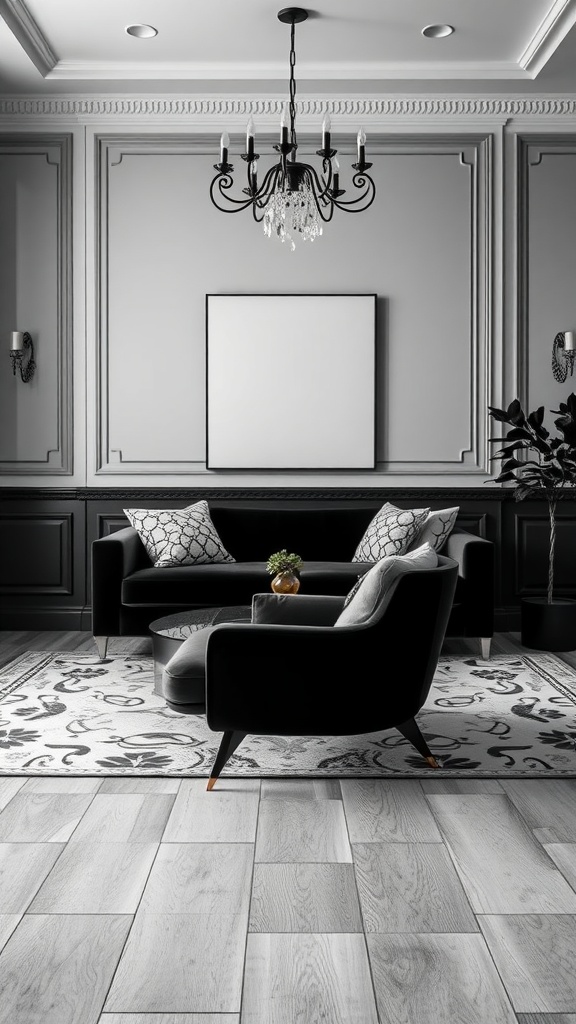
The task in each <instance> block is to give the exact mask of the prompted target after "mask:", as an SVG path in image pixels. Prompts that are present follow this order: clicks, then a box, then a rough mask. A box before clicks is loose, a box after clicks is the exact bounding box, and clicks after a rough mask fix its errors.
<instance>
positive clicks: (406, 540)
mask: <svg viewBox="0 0 576 1024" xmlns="http://www.w3.org/2000/svg"><path fill="white" fill-rule="evenodd" d="M429 511H430V509H429V508H408V509H403V508H396V506H395V505H391V504H390V502H389V501H387V502H386V504H385V505H383V506H382V508H381V509H380V511H379V512H377V513H376V515H375V516H374V518H373V520H372V522H371V523H369V525H368V527H367V529H366V532H365V534H364V536H363V537H362V540H361V541H360V543H359V545H358V547H357V548H356V551H355V552H354V557H353V559H352V561H353V562H377V561H378V560H379V559H380V558H385V557H386V555H403V554H405V553H406V551H408V548H409V547H410V545H411V543H412V541H413V540H415V538H416V536H417V534H418V532H419V530H420V528H421V526H422V525H423V523H424V520H425V519H426V516H427V515H428V513H429Z"/></svg>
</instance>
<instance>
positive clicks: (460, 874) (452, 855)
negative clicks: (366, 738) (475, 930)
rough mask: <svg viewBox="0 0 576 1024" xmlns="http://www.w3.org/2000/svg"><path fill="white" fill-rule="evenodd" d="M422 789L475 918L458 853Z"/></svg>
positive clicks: (463, 893)
mask: <svg viewBox="0 0 576 1024" xmlns="http://www.w3.org/2000/svg"><path fill="white" fill-rule="evenodd" d="M420 789H421V790H422V792H423V794H424V799H425V800H426V803H427V805H428V808H429V810H430V813H431V815H432V817H433V818H434V821H435V823H436V828H437V829H438V832H439V834H440V836H441V838H442V846H443V847H444V849H445V850H446V852H447V854H448V857H449V858H450V861H451V863H452V866H453V868H454V873H455V876H456V880H457V881H458V884H459V885H460V889H461V891H462V895H463V897H464V899H465V901H466V903H467V905H468V907H469V909H470V912H471V914H472V915H473V916H474V918H475V917H476V910H475V908H474V904H473V902H472V897H471V896H470V895H469V894H468V890H467V888H466V885H465V884H464V878H463V871H462V869H461V868H460V866H459V865H458V860H457V857H456V854H455V852H454V850H453V849H452V847H451V845H450V842H449V841H448V837H447V836H446V835H445V834H444V832H443V831H442V828H441V825H440V822H439V820H438V816H437V814H436V813H435V811H434V807H433V805H432V804H431V803H430V801H429V800H428V797H427V794H426V792H425V791H424V789H423V787H422V786H420ZM429 795H430V796H435V795H437V794H432V793H431V794H429ZM496 795H498V794H496Z"/></svg>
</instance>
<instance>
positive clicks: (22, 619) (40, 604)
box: [0, 486, 576, 630]
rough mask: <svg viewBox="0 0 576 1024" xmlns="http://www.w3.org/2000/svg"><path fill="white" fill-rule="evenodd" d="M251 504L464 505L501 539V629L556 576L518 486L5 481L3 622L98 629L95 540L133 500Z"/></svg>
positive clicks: (569, 548)
mask: <svg viewBox="0 0 576 1024" xmlns="http://www.w3.org/2000/svg"><path fill="white" fill-rule="evenodd" d="M201 498H205V499H206V500H207V501H208V502H209V503H210V504H224V505H225V504H238V503H241V504H242V505H244V506H246V507H251V506H255V507H258V506H261V505H262V504H264V503H266V504H274V503H281V504H283V505H284V506H293V507H298V506H299V505H301V504H302V503H305V504H306V505H309V506H316V507H318V506H322V505H325V504H329V503H332V502H337V503H339V504H343V503H348V502H351V503H354V504H355V505H357V506H358V505H361V506H367V505H369V506H371V505H376V506H378V505H382V504H384V502H386V501H391V502H393V503H394V504H397V505H399V506H400V507H402V508H421V507H423V506H430V507H431V508H434V509H438V508H447V507H450V506H452V505H459V506H460V515H459V517H458V525H460V526H462V527H463V528H464V529H466V530H469V531H470V532H471V533H477V534H478V535H479V536H482V537H487V538H488V539H489V540H492V541H493V542H494V544H495V547H496V585H495V595H494V599H495V607H496V628H497V629H502V630H518V629H519V628H520V625H519V600H520V598H521V597H522V596H524V595H527V596H528V595H532V594H536V593H543V592H544V591H545V589H546V583H547V538H548V530H547V524H548V514H547V505H546V502H545V501H542V500H532V499H531V500H530V501H524V502H515V501H514V496H513V493H512V492H511V490H510V489H508V488H502V487H496V486H487V487H485V488H461V489H453V490H452V489H448V488H442V487H430V488H418V489H416V488H389V489H388V488H374V489H373V488H362V489H356V488H354V489H353V488H335V487H334V488H331V487H327V488H317V489H311V488H308V489H301V488H299V489H296V488H286V489H264V488H263V489H257V488H250V489H248V488H247V489H242V490H241V489H236V488H226V489H225V488H221V489H211V490H197V489H184V488H183V489H178V490H176V489H142V488H140V489H136V488H134V489H120V488H113V489H98V490H96V489H91V488H70V489H57V490H56V489H48V488H47V489H36V488H34V489H32V488H30V489H27V488H19V489H16V488H4V490H3V491H2V500H1V501H0V545H1V549H2V557H1V559H0V602H1V603H0V628H2V629H90V553H91V545H92V542H93V540H95V539H96V538H97V537H103V536H106V535H107V534H109V533H112V532H114V531H115V530H119V529H122V528H123V527H124V526H126V525H127V520H126V517H125V516H124V513H123V509H124V508H130V507H132V508H182V507H183V506H185V505H189V504H191V503H192V502H194V501H198V500H200V499H201ZM558 521H559V525H558V538H557V576H556V579H557V589H558V593H560V594H562V595H565V596H568V595H572V596H576V493H575V494H573V495H570V496H569V497H567V498H565V499H563V500H562V502H561V503H560V504H559V506H558Z"/></svg>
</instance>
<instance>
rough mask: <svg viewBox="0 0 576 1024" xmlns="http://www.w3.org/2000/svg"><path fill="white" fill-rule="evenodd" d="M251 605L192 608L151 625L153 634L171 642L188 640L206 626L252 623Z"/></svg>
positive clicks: (165, 616) (167, 616) (157, 620)
mask: <svg viewBox="0 0 576 1024" xmlns="http://www.w3.org/2000/svg"><path fill="white" fill-rule="evenodd" d="M250 616H251V608H250V605H230V607H228V608H220V607H218V608H190V609H187V610H185V611H182V612H175V613H174V614H173V615H164V616H163V618H161V619H154V621H153V622H151V623H150V626H149V629H150V632H151V633H154V634H156V635H157V636H165V637H169V638H170V639H171V640H186V639H187V637H189V636H191V635H192V633H195V632H196V631H197V630H198V629H203V628H204V626H214V625H216V623H218V622H235V621H236V620H241V621H242V620H243V621H244V622H250Z"/></svg>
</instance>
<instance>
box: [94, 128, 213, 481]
mask: <svg viewBox="0 0 576 1024" xmlns="http://www.w3.org/2000/svg"><path fill="white" fill-rule="evenodd" d="M195 141H196V146H198V145H202V141H200V142H199V140H198V137H197V139H196V140H195ZM193 151H194V150H193V148H192V144H191V143H190V142H188V141H186V142H185V143H183V141H182V139H180V138H179V137H178V136H176V137H175V136H174V135H168V134H167V135H164V134H162V135H148V136H141V135H140V136H138V135H113V136H109V135H100V136H98V137H97V138H96V147H95V160H96V167H95V177H96V185H95V195H96V223H97V225H98V235H97V262H96V266H97V290H96V295H97V302H98V314H97V324H96V352H97V373H96V394H97V403H96V423H97V427H96V472H97V473H102V474H106V475H114V474H116V475H125V474H127V473H128V474H130V473H132V474H140V473H143V474H152V473H157V474H159V475H160V476H169V475H172V474H174V475H182V476H186V475H189V474H191V473H194V472H205V471H206V466H205V462H204V461H202V462H199V461H197V460H194V459H190V460H184V461H169V460H165V461H164V460H162V461H156V460H145V461H144V460H136V459H130V458H129V457H126V456H125V455H124V453H123V451H122V449H121V448H117V447H113V442H112V443H111V438H110V366H109V355H110V347H109V335H108V327H109V297H108V296H109V273H108V271H109V250H108V237H109V224H108V209H109V190H110V171H111V169H112V168H114V167H117V166H118V165H119V164H121V162H122V159H123V157H124V156H132V157H138V156H149V155H155V154H161V155H164V154H166V153H169V154H171V155H172V154H189V153H191V152H193Z"/></svg>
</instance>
